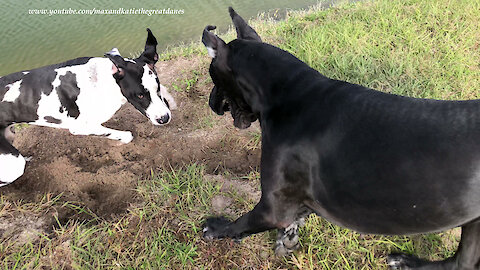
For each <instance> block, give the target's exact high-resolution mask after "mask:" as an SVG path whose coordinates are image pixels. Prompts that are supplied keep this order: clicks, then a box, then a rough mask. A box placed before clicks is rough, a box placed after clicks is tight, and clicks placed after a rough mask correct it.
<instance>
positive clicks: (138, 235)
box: [0, 0, 480, 269]
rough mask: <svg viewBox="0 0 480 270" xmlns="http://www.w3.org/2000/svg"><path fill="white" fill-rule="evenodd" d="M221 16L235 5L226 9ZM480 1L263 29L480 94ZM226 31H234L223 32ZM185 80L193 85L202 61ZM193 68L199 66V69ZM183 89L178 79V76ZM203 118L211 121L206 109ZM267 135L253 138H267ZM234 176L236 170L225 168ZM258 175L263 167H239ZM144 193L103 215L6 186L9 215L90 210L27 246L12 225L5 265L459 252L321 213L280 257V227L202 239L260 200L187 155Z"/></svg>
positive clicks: (384, 72)
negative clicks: (351, 225) (219, 209)
mask: <svg viewBox="0 0 480 270" xmlns="http://www.w3.org/2000/svg"><path fill="white" fill-rule="evenodd" d="M222 16H228V14H227V12H225V14H223V15H222ZM478 18H480V2H479V1H476V0H464V1H461V0H457V1H440V0H438V1H432V0H408V1H390V0H378V1H365V2H361V3H357V4H346V5H340V6H337V7H333V8H331V9H328V10H318V9H315V8H313V9H311V10H309V11H307V12H293V13H290V14H289V15H288V17H287V19H286V20H285V21H280V22H276V21H273V20H269V19H268V18H263V20H256V21H253V22H252V24H253V26H254V28H256V30H257V31H258V32H259V34H260V35H261V36H262V38H263V39H264V40H265V41H266V42H269V43H272V44H274V45H276V46H279V47H281V48H283V49H285V50H287V51H289V52H291V53H293V54H294V55H296V56H297V57H298V58H300V59H301V60H303V61H305V62H306V63H308V64H309V65H310V66H312V67H313V68H315V69H317V70H319V71H320V72H321V73H323V74H324V75H326V76H329V77H332V78H335V79H341V80H346V81H349V82H353V83H358V84H362V85H365V86H369V87H372V88H375V89H378V90H381V91H385V92H390V93H395V94H400V95H408V96H414V97H423V98H437V99H471V98H479V97H480V94H479V89H480V50H479V49H480V48H479V47H480V20H478ZM221 36H222V37H223V38H225V40H226V41H228V40H231V39H232V38H233V37H234V35H233V33H232V31H230V32H229V33H228V34H226V35H221ZM177 57H207V56H206V50H205V49H204V48H203V46H202V45H200V44H198V43H196V44H192V45H188V46H183V47H180V48H173V49H170V50H168V51H166V52H165V53H163V54H162V56H161V59H162V60H175V59H176V58H177ZM188 72H191V73H188V76H187V77H188V78H187V79H185V80H184V81H179V82H178V90H177V91H185V89H186V91H188V90H189V89H188V87H189V85H194V84H195V83H196V82H197V81H198V78H200V77H204V76H208V74H206V73H205V74H200V73H198V72H197V71H195V70H191V71H188ZM190 75H191V76H190ZM174 88H175V87H174ZM202 121H204V123H202V124H201V125H200V126H199V128H207V129H208V128H212V127H211V125H212V124H211V123H212V121H211V119H209V118H208V117H207V118H205V119H204V120H202ZM259 144H260V134H255V133H253V134H252V140H251V141H250V142H249V143H247V144H246V145H245V146H244V147H247V148H251V149H255V148H257V147H260V145H259ZM225 177H226V178H229V179H231V178H235V177H236V176H234V175H228V174H227V175H226V176H225ZM238 179H240V180H242V181H248V182H258V179H259V174H258V172H255V171H253V172H251V173H250V174H248V175H245V176H240V178H238ZM136 191H137V196H138V200H137V201H138V202H137V203H136V204H135V205H132V206H131V207H130V208H129V211H128V212H127V213H125V214H124V215H121V216H119V217H117V218H114V219H111V220H103V219H100V218H98V217H96V216H95V214H94V213H91V212H90V211H89V210H88V209H86V208H85V207H83V206H82V204H81V203H78V202H77V203H75V202H72V203H67V204H64V203H59V197H58V196H57V197H53V196H50V195H45V197H44V198H41V199H39V200H38V202H37V203H25V202H22V201H18V202H15V201H9V200H6V199H5V198H4V197H0V217H1V218H2V219H7V218H10V217H13V216H21V215H25V216H30V217H31V218H32V219H41V218H42V217H45V216H52V217H55V216H56V214H55V213H56V209H57V208H58V207H66V208H69V209H71V210H72V211H75V212H76V213H78V216H82V217H83V218H79V219H72V220H70V221H67V222H63V223H62V221H56V222H54V224H55V226H54V228H52V231H45V232H39V233H38V234H39V235H38V237H37V238H35V240H34V241H30V242H26V243H25V244H23V245H21V246H18V245H16V240H15V239H14V238H9V237H7V236H5V234H4V233H3V232H2V238H1V239H2V242H1V243H0V268H1V269H43V267H45V268H53V269H72V268H73V269H244V268H251V269H285V268H293V269H385V257H386V255H387V254H388V253H390V252H392V251H395V252H398V251H402V252H407V253H411V254H416V255H417V256H421V257H424V258H427V259H434V260H439V259H443V258H446V257H449V256H452V255H453V252H454V251H455V250H456V245H457V243H458V240H459V234H458V229H457V230H453V231H448V232H444V233H440V234H426V235H421V236H411V237H406V236H395V237H386V236H372V235H360V234H358V233H355V232H352V231H350V230H347V229H344V228H340V227H338V226H335V225H333V224H331V223H329V222H327V221H325V220H324V219H321V218H319V217H315V216H311V217H310V218H309V219H308V221H307V223H306V225H305V226H304V227H303V228H302V229H301V240H300V242H301V245H302V247H301V249H300V250H299V251H298V252H296V253H294V254H293V255H292V256H290V257H287V258H275V257H274V255H273V253H272V250H271V247H272V245H273V243H274V241H275V232H268V233H262V234H258V235H255V236H252V237H248V238H246V239H245V240H244V241H243V242H242V244H240V245H237V244H233V243H232V242H231V241H228V240H223V241H217V242H209V243H207V242H204V241H203V240H202V239H201V224H202V222H203V221H204V219H205V217H206V216H208V215H211V214H212V209H211V208H212V206H211V201H212V198H214V197H215V196H224V197H226V198H230V199H231V200H232V201H233V204H232V205H233V206H234V209H233V211H234V215H233V214H232V215H231V218H234V217H238V216H239V215H240V214H242V213H245V212H246V211H248V210H249V209H251V208H252V207H253V205H254V204H255V202H254V201H252V200H251V199H249V198H246V197H245V196H242V194H240V193H237V192H234V191H225V190H222V188H221V184H220V183H218V182H215V181H211V180H208V179H207V177H206V175H205V170H204V167H203V166H202V165H201V164H199V165H195V164H194V165H190V166H186V167H185V168H183V169H176V170H172V169H166V170H164V171H159V172H152V175H151V177H150V178H148V179H145V180H143V181H141V182H140V183H139V185H138V188H137V190H136Z"/></svg>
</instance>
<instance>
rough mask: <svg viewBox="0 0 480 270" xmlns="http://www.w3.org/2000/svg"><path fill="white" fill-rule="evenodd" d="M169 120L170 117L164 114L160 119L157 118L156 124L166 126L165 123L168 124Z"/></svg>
mask: <svg viewBox="0 0 480 270" xmlns="http://www.w3.org/2000/svg"><path fill="white" fill-rule="evenodd" d="M169 120H170V115H168V114H165V115H163V116H162V117H160V118H158V119H157V122H158V123H159V124H166V123H168V121H169Z"/></svg>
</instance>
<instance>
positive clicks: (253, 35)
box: [228, 7, 262, 42]
mask: <svg viewBox="0 0 480 270" xmlns="http://www.w3.org/2000/svg"><path fill="white" fill-rule="evenodd" d="M228 12H229V13H230V17H232V21H233V25H235V30H237V39H245V40H254V41H258V42H262V39H261V38H260V36H259V35H258V34H257V32H255V30H253V28H252V27H250V25H248V24H247V23H246V22H245V20H244V19H243V18H242V17H240V15H238V14H237V12H235V10H233V8H232V7H228Z"/></svg>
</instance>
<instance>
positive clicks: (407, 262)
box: [387, 253, 425, 270]
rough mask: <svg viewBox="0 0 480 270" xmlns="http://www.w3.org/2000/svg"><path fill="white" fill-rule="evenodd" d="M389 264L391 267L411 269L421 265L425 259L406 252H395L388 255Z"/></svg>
mask: <svg viewBox="0 0 480 270" xmlns="http://www.w3.org/2000/svg"><path fill="white" fill-rule="evenodd" d="M387 264H388V266H389V267H390V269H394V270H410V269H415V268H417V267H420V266H422V265H424V264H425V263H424V261H422V260H421V259H419V258H417V257H414V256H410V255H406V254H400V253H395V254H390V255H388V258H387Z"/></svg>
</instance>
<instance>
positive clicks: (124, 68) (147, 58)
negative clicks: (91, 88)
mask: <svg viewBox="0 0 480 270" xmlns="http://www.w3.org/2000/svg"><path fill="white" fill-rule="evenodd" d="M147 32H148V36H147V42H146V43H145V51H144V52H143V53H142V54H141V55H140V57H138V58H136V59H128V58H123V57H122V56H121V55H120V53H119V52H118V50H117V49H116V48H114V49H112V51H110V52H108V53H106V54H105V56H106V57H108V58H109V59H110V60H111V61H112V63H113V65H112V74H113V77H114V78H115V80H116V81H117V84H118V85H119V86H120V89H121V90H122V94H123V95H124V96H125V98H126V99H127V100H128V102H130V103H131V104H132V105H133V106H134V107H135V108H137V110H138V111H140V112H141V113H142V114H144V115H145V116H147V117H148V118H149V119H150V121H152V123H153V124H154V125H164V124H167V123H168V122H170V118H171V112H170V109H169V107H168V103H167V102H166V99H165V98H164V97H162V95H161V92H160V81H159V79H158V77H157V72H156V70H155V63H156V62H157V60H158V54H157V39H156V38H155V36H153V34H152V31H150V29H147Z"/></svg>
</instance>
